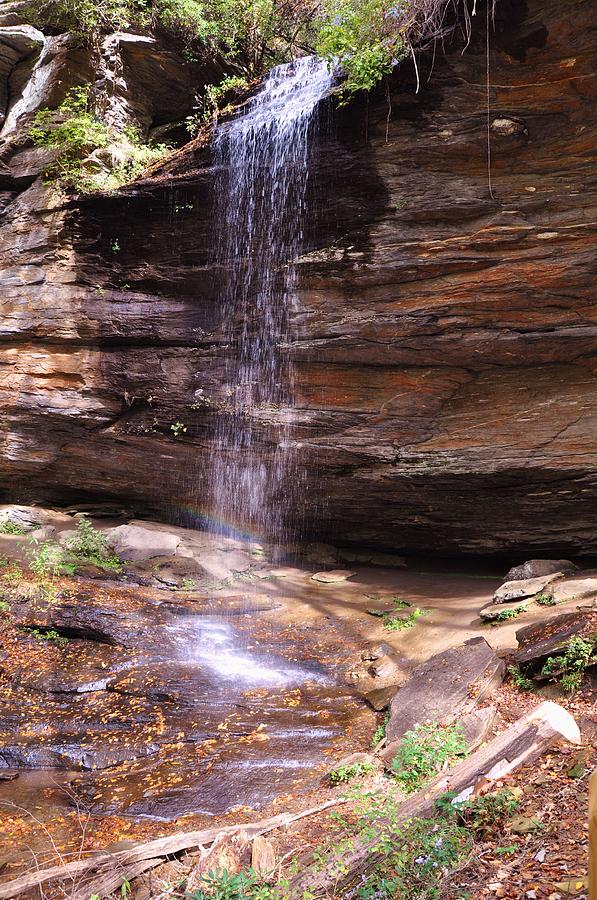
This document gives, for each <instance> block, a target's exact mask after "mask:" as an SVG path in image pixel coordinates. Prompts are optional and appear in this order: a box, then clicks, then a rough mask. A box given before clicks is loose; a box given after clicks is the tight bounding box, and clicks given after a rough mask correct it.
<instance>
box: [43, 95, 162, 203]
mask: <svg viewBox="0 0 597 900" xmlns="http://www.w3.org/2000/svg"><path fill="white" fill-rule="evenodd" d="M89 92H90V88H89V85H79V86H78V87H75V88H72V89H71V90H70V91H69V93H68V94H67V96H66V98H65V99H64V100H63V102H62V103H61V104H60V106H59V107H58V109H57V110H51V109H40V110H38V112H37V113H36V114H35V116H34V117H33V121H32V124H31V126H30V128H29V132H28V134H29V137H30V138H31V140H32V141H33V143H34V144H35V145H36V146H37V147H45V148H46V149H48V150H52V151H54V158H53V160H52V162H50V163H49V164H48V165H47V166H46V170H45V176H46V178H48V179H51V180H55V181H56V182H57V183H58V184H59V185H60V186H62V187H63V188H66V189H70V190H74V191H80V192H91V191H97V190H103V191H106V190H114V189H115V188H117V187H120V186H121V185H122V184H125V183H126V182H127V181H131V180H132V179H133V178H136V177H137V176H138V175H140V174H141V172H143V171H144V170H145V169H146V168H147V166H149V165H150V164H151V163H153V162H156V161H157V160H159V159H161V158H162V157H163V156H164V155H165V154H166V153H167V152H168V148H167V147H166V146H165V145H164V144H156V145H153V146H150V145H148V144H144V143H143V142H142V140H141V137H140V135H139V133H138V132H137V131H136V129H135V128H133V127H128V128H125V129H124V130H123V131H117V130H116V129H114V128H110V127H109V126H108V125H106V124H105V123H104V122H102V121H100V119H98V118H97V117H96V115H95V114H94V113H93V111H92V109H91V103H90V97H89ZM108 148H111V152H112V155H113V156H114V158H117V159H120V160H121V162H119V163H118V164H117V165H115V166H114V167H113V168H111V169H109V168H108V167H106V168H102V167H101V166H100V167H98V171H96V172H93V171H88V170H86V168H85V163H84V159H85V157H87V156H89V154H90V153H91V152H92V151H94V150H100V149H108Z"/></svg>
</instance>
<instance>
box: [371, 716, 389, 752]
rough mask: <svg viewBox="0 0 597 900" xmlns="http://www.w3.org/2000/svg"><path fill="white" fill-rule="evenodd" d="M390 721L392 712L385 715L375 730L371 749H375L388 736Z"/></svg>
mask: <svg viewBox="0 0 597 900" xmlns="http://www.w3.org/2000/svg"><path fill="white" fill-rule="evenodd" d="M389 721H390V714H389V713H386V714H385V716H384V717H383V722H380V723H379V725H378V726H377V728H376V729H375V731H374V732H373V737H372V739H371V749H372V750H375V749H376V748H377V746H378V745H379V744H381V742H382V741H383V740H385V737H386V728H387V727H388V722H389Z"/></svg>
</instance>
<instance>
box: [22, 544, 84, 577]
mask: <svg viewBox="0 0 597 900" xmlns="http://www.w3.org/2000/svg"><path fill="white" fill-rule="evenodd" d="M29 568H30V569H31V571H32V572H33V573H34V574H35V575H38V576H40V577H42V576H44V575H50V576H51V577H52V578H56V577H57V576H58V575H74V574H75V572H76V566H75V565H74V564H73V563H71V562H69V561H68V558H67V555H66V553H65V550H64V547H61V546H60V544H56V543H54V542H53V541H44V542H43V543H42V544H39V545H38V546H37V547H36V549H35V550H34V551H33V552H32V554H31V558H30V561H29Z"/></svg>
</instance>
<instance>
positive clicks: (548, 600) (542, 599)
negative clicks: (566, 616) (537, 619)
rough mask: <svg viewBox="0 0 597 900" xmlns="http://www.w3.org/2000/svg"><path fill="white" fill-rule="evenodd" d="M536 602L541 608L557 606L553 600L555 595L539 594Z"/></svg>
mask: <svg viewBox="0 0 597 900" xmlns="http://www.w3.org/2000/svg"><path fill="white" fill-rule="evenodd" d="M535 600H536V601H537V603H538V604H539V606H555V605H556V601H555V600H554V598H553V594H538V595H537V597H535Z"/></svg>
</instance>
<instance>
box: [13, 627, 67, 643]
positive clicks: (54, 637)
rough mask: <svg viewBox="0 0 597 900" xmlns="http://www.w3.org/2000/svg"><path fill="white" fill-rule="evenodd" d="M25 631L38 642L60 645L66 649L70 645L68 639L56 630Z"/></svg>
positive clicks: (35, 629) (27, 629)
mask: <svg viewBox="0 0 597 900" xmlns="http://www.w3.org/2000/svg"><path fill="white" fill-rule="evenodd" d="M24 630H25V631H27V633H28V634H30V635H31V636H32V637H34V638H35V639H36V640H37V641H48V642H49V643H51V644H58V646H59V647H66V645H67V644H68V638H66V637H63V636H62V635H61V634H58V632H57V631H56V630H55V629H54V628H26V629H24Z"/></svg>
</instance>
